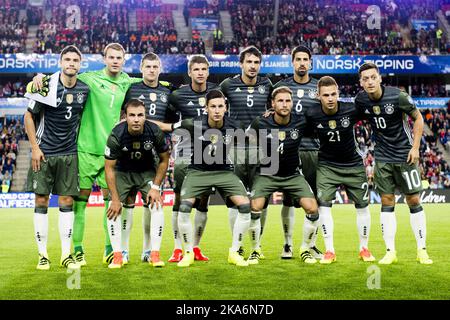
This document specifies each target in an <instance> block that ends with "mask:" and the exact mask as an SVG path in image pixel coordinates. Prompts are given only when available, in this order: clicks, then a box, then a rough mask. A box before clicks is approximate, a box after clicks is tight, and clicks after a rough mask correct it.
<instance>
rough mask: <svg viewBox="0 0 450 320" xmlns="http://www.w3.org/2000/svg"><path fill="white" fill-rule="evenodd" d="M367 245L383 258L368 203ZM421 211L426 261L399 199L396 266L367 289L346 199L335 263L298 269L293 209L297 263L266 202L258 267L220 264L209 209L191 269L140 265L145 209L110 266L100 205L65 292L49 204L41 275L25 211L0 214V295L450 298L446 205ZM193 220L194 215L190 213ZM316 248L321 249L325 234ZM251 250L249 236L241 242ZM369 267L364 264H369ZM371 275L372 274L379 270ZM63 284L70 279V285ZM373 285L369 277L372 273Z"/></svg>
mask: <svg viewBox="0 0 450 320" xmlns="http://www.w3.org/2000/svg"><path fill="white" fill-rule="evenodd" d="M370 208H371V213H372V230H371V237H370V249H371V251H372V253H373V254H374V256H375V257H376V258H377V259H381V258H382V256H383V254H384V242H383V239H382V236H381V231H380V225H379V210H380V206H379V205H371V206H370ZM424 208H425V211H426V214H427V226H428V241H427V242H428V243H427V245H428V252H429V254H430V257H431V258H432V259H433V260H434V264H433V265H430V266H424V265H420V264H418V263H417V262H416V260H415V258H416V244H415V239H414V235H413V233H412V230H411V227H410V223H409V212H408V208H407V207H406V206H405V205H397V208H396V213H397V223H398V228H397V237H396V240H397V241H396V244H397V252H398V258H399V262H398V264H396V265H392V266H380V267H379V276H380V278H379V279H380V282H379V283H380V288H379V289H369V288H368V286H367V283H368V279H369V277H371V276H373V274H371V273H368V267H369V266H371V265H374V266H378V264H376V263H363V262H360V261H359V260H358V259H357V253H358V235H357V230H356V217H355V215H356V213H355V209H354V207H353V206H351V205H336V206H335V207H334V208H333V217H334V221H335V249H336V254H337V262H336V263H334V264H332V265H320V264H316V265H305V264H303V263H302V262H301V261H300V259H299V258H298V248H299V246H300V241H301V227H302V224H303V211H302V210H297V213H296V226H295V235H294V246H295V259H293V260H281V259H280V252H281V249H282V245H283V234H282V230H281V219H280V206H270V207H269V214H268V220H267V224H266V231H265V234H264V236H263V239H262V248H263V252H264V254H265V256H266V260H263V261H261V262H260V264H259V265H255V266H249V267H248V268H238V267H235V266H232V265H228V264H227V253H228V247H229V245H230V242H231V240H230V238H231V236H230V230H229V224H228V214H227V209H226V208H225V207H224V206H212V207H211V208H210V211H209V214H208V217H209V218H208V223H207V227H206V231H205V234H204V236H203V240H202V245H201V247H202V249H203V250H204V253H205V254H206V255H207V256H209V258H210V259H211V260H210V261H209V262H196V263H194V265H193V266H191V267H190V268H178V267H177V266H176V265H175V264H169V263H166V267H164V268H161V269H154V268H152V267H150V266H149V265H148V264H145V263H142V262H140V260H139V259H140V253H141V246H142V230H141V228H142V226H141V217H142V208H137V209H135V213H134V225H133V231H132V235H131V241H130V243H131V244H130V247H131V249H130V251H131V263H130V264H129V265H128V266H126V267H125V268H123V269H118V270H109V269H108V268H107V267H106V266H104V265H102V263H101V260H102V253H103V243H104V240H103V239H104V235H103V228H102V213H103V208H90V209H88V212H87V219H86V220H87V222H86V223H87V230H86V234H85V251H86V253H87V256H86V259H87V262H88V266H86V267H85V268H83V269H82V270H81V274H80V289H72V290H71V289H69V288H68V286H67V282H69V283H70V279H69V277H70V276H72V275H71V274H68V273H67V272H66V270H65V269H61V268H60V267H59V266H58V264H59V259H60V243H59V235H58V229H57V209H55V208H54V209H51V210H50V211H49V215H50V226H49V234H50V235H49V237H50V239H49V243H48V245H49V246H48V251H49V255H50V260H51V262H52V267H51V269H50V271H38V270H36V269H35V266H36V263H37V247H36V244H35V241H34V238H33V219H32V215H33V210H32V209H2V210H0V239H1V241H0V263H1V264H0V265H1V268H0V279H1V280H0V299H2V300H4V299H121V300H122V299H151V300H155V299H164V300H166V299H212V300H214V299H226V300H235V299H237V300H240V299H246V300H247V299H256V300H260V299H274V300H277V299H286V300H303V299H447V300H448V299H449V298H450V255H449V252H450V231H449V230H450V205H449V204H435V205H431V204H428V205H424ZM165 213H166V227H165V231H164V235H163V245H162V250H161V252H162V256H163V257H164V259H165V260H166V259H167V258H168V257H169V256H170V253H171V250H172V245H173V240H172V235H171V222H170V221H171V219H170V213H171V208H170V207H166V208H165ZM192 216H193V214H192ZM318 246H319V247H320V248H323V241H322V238H321V237H319V239H318ZM248 247H249V244H248V237H246V248H248ZM369 271H370V270H369ZM376 272H378V271H376ZM68 280H69V281H68ZM369 283H373V282H371V278H370V279H369Z"/></svg>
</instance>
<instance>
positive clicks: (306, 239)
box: [248, 86, 319, 264]
mask: <svg viewBox="0 0 450 320" xmlns="http://www.w3.org/2000/svg"><path fill="white" fill-rule="evenodd" d="M271 97H272V107H273V109H274V111H275V112H274V113H273V114H272V115H270V116H269V117H267V118H264V117H257V118H256V119H255V120H254V121H253V122H252V124H251V126H250V128H251V129H254V130H255V131H253V130H248V134H249V135H250V140H251V141H255V139H254V138H255V137H256V138H257V139H258V146H259V148H260V149H261V148H262V147H264V146H268V147H267V148H268V150H267V151H269V150H270V154H269V153H268V154H267V156H268V157H269V158H270V163H268V164H263V162H267V161H263V159H261V164H260V165H259V175H258V176H256V178H255V181H254V183H253V189H252V192H251V196H252V202H251V207H252V212H251V218H252V219H259V217H260V215H261V210H262V209H263V208H264V203H265V202H266V201H267V200H268V198H269V197H270V195H271V194H272V193H273V192H275V191H282V192H284V194H285V195H288V196H289V197H290V198H291V199H292V200H293V203H294V205H295V206H296V207H298V208H299V207H302V208H303V209H304V210H305V212H306V217H305V221H304V227H303V242H302V246H301V248H300V257H301V259H302V260H303V261H304V262H306V263H309V264H312V263H316V262H317V260H316V259H314V257H313V256H312V254H311V253H310V251H309V249H310V244H311V238H312V237H313V235H314V233H315V232H316V230H317V227H318V219H319V213H318V208H317V202H316V199H315V198H314V194H313V191H312V190H311V187H310V186H309V184H308V182H307V181H306V179H305V177H304V176H303V173H302V170H301V168H300V164H301V163H300V158H299V154H298V147H299V144H300V141H301V138H302V135H303V133H304V130H305V127H306V121H305V119H304V117H302V116H299V115H296V114H293V113H292V114H291V111H292V91H291V89H289V88H288V87H284V86H282V87H278V88H277V89H275V90H274V91H273V92H272V96H271ZM260 130H261V131H260ZM264 132H268V134H266V135H265V134H263V133H264ZM274 143H275V144H276V145H273V144H274ZM272 153H275V154H272ZM276 162H278V163H276ZM274 165H275V167H273V168H272V167H269V166H274ZM252 237H254V238H255V237H256V238H258V237H259V234H258V233H255V234H253V235H252ZM253 243H256V244H258V243H259V241H255V242H253ZM260 252H261V249H260V248H259V247H253V251H252V253H251V254H250V257H249V258H248V262H249V263H250V264H257V263H258V262H259V259H260Z"/></svg>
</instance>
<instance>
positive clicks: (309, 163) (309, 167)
mask: <svg viewBox="0 0 450 320" xmlns="http://www.w3.org/2000/svg"><path fill="white" fill-rule="evenodd" d="M291 59H292V66H293V73H294V75H293V76H292V77H289V78H287V79H284V80H280V81H279V82H278V83H277V84H276V85H275V87H276V88H277V87H280V86H286V87H288V88H289V89H291V90H292V100H293V108H292V112H294V113H295V114H298V115H302V116H304V115H305V112H306V110H308V109H310V108H312V107H314V106H317V99H316V97H317V79H315V78H312V77H311V76H310V75H309V70H311V69H312V56H311V51H310V50H309V49H308V48H307V47H305V46H297V47H295V48H294V49H293V50H292V54H291ZM318 150H319V141H318V140H317V138H315V137H313V136H311V135H309V134H308V135H307V136H305V137H303V138H302V141H301V143H300V147H299V153H300V160H301V163H302V170H303V174H304V175H305V178H306V181H308V184H309V185H310V186H311V188H312V189H313V191H314V195H316V194H317V190H316V171H317V163H318ZM289 202H290V200H289V199H288V197H285V200H284V201H283V207H282V209H281V220H282V221H281V222H282V225H283V231H284V242H285V244H284V246H283V250H282V252H281V258H283V259H291V258H292V244H293V243H292V236H293V232H294V223H295V215H294V208H293V207H292V206H291V205H290V204H289ZM316 238H317V235H314V237H313V239H312V241H311V250H310V251H311V254H312V255H313V256H314V258H316V259H321V258H322V257H323V255H322V252H320V250H319V249H318V248H317V247H316V245H315V243H316Z"/></svg>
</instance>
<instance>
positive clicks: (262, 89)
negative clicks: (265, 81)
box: [258, 86, 266, 94]
mask: <svg viewBox="0 0 450 320" xmlns="http://www.w3.org/2000/svg"><path fill="white" fill-rule="evenodd" d="M258 92H259V93H261V94H264V93H265V92H266V88H264V86H259V87H258Z"/></svg>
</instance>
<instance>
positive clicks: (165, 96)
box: [160, 93, 167, 103]
mask: <svg viewBox="0 0 450 320" xmlns="http://www.w3.org/2000/svg"><path fill="white" fill-rule="evenodd" d="M160 98H161V101H162V102H164V103H166V102H167V94H165V93H161V96H160Z"/></svg>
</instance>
